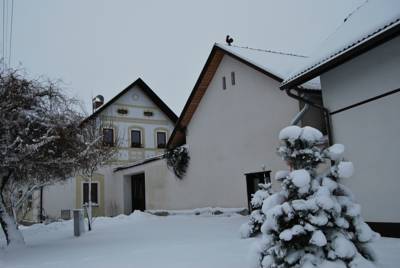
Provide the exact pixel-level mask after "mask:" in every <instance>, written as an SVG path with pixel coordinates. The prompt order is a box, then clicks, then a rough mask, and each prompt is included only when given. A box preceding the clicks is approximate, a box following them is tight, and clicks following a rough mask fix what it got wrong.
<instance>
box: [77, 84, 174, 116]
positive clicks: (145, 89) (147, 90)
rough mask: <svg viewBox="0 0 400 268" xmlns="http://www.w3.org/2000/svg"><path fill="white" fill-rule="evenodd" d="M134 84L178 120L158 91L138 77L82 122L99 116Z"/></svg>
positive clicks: (166, 112) (165, 112) (164, 111)
mask: <svg viewBox="0 0 400 268" xmlns="http://www.w3.org/2000/svg"><path fill="white" fill-rule="evenodd" d="M134 86H138V87H139V88H140V89H141V90H142V91H143V92H144V94H145V95H146V96H147V97H149V98H150V100H151V101H153V102H154V103H155V104H156V105H157V107H158V108H159V109H160V110H161V111H162V112H163V113H164V114H165V115H167V117H168V118H169V119H170V120H171V121H172V122H173V123H176V121H177V120H178V117H177V116H176V114H175V113H174V112H173V111H172V110H171V109H170V108H169V107H168V105H167V104H165V102H163V101H162V100H161V99H160V97H158V96H157V94H156V93H154V91H153V90H152V89H151V88H150V87H149V86H148V85H147V84H146V83H145V82H144V81H143V80H142V79H141V78H138V79H137V80H136V81H135V82H133V83H132V84H130V85H129V86H127V87H126V88H125V89H124V90H122V91H121V92H120V93H118V94H117V95H115V96H114V97H113V98H112V99H111V100H109V101H108V102H106V103H105V104H103V105H102V106H101V107H100V108H98V109H97V110H96V111H95V112H94V113H92V114H91V115H90V116H88V117H87V118H85V120H84V121H83V122H82V123H84V122H87V121H89V120H91V119H93V118H95V117H96V116H98V115H99V114H100V113H101V112H102V111H104V110H105V109H106V108H107V107H109V106H110V105H111V104H113V103H114V102H115V101H116V100H118V99H119V98H120V97H122V96H123V95H124V94H125V93H127V92H128V91H129V90H130V89H132V88H133V87H134Z"/></svg>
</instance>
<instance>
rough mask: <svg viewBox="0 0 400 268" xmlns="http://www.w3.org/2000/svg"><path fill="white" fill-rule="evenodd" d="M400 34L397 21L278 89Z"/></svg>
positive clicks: (292, 85) (312, 75) (332, 66)
mask: <svg viewBox="0 0 400 268" xmlns="http://www.w3.org/2000/svg"><path fill="white" fill-rule="evenodd" d="M399 35H400V23H397V24H396V25H394V26H393V27H390V28H388V29H387V30H385V31H382V32H376V33H373V34H371V35H370V36H368V37H367V38H365V40H364V41H360V42H358V43H357V44H353V45H351V46H349V47H347V48H345V49H344V50H343V51H340V52H338V53H336V54H335V55H333V56H332V57H330V59H327V60H326V61H325V62H323V63H321V64H319V65H317V66H312V67H310V68H308V69H306V70H304V71H303V72H300V73H299V74H297V75H295V76H294V78H293V79H290V80H288V81H285V82H284V83H283V84H282V85H281V86H280V89H281V90H283V89H292V88H296V87H299V85H302V84H304V83H306V82H307V81H309V80H311V79H313V78H315V77H318V76H320V75H322V74H323V73H326V72H327V71H329V70H331V69H333V68H335V67H337V66H339V65H341V64H343V63H345V62H347V61H349V60H351V59H353V58H355V57H357V56H359V55H361V54H363V53H365V52H367V51H369V50H371V49H373V48H375V47H377V46H379V45H381V44H383V43H385V42H387V41H389V40H391V39H393V38H395V37H397V36H399Z"/></svg>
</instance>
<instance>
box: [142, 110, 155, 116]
mask: <svg viewBox="0 0 400 268" xmlns="http://www.w3.org/2000/svg"><path fill="white" fill-rule="evenodd" d="M143 115H144V116H153V115H154V113H153V112H152V111H144V112H143Z"/></svg>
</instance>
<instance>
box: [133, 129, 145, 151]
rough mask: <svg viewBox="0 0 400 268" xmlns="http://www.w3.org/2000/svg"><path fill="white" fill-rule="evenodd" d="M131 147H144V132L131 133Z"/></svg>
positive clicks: (135, 131)
mask: <svg viewBox="0 0 400 268" xmlns="http://www.w3.org/2000/svg"><path fill="white" fill-rule="evenodd" d="M131 147H133V148H141V147H142V132H141V131H140V130H132V131H131Z"/></svg>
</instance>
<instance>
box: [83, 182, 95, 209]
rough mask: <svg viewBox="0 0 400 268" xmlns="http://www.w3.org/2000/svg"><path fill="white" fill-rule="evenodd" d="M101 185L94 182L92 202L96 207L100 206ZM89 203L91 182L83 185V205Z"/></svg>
mask: <svg viewBox="0 0 400 268" xmlns="http://www.w3.org/2000/svg"><path fill="white" fill-rule="evenodd" d="M98 187H99V184H98V183H97V182H92V189H91V190H92V191H91V198H90V199H91V201H92V203H93V204H94V205H97V204H99V188H98ZM88 203H89V182H84V183H83V204H88Z"/></svg>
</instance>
